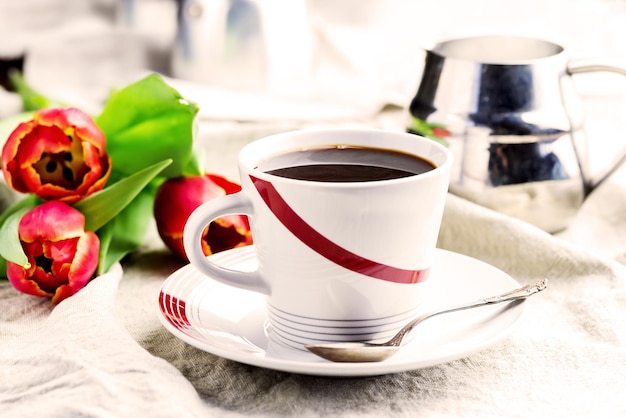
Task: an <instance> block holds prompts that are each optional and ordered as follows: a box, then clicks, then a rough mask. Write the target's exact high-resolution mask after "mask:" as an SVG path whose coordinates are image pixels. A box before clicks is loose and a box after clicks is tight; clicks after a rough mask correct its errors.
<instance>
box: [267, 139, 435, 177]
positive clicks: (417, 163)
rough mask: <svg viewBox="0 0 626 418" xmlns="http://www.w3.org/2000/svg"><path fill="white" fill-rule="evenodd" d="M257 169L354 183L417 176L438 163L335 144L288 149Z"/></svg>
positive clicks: (371, 149)
mask: <svg viewBox="0 0 626 418" xmlns="http://www.w3.org/2000/svg"><path fill="white" fill-rule="evenodd" d="M257 168H258V169H259V170H261V171H264V172H266V173H269V174H273V175H275V176H280V177H286V178H290V179H297V180H308V181H319V182H348V183H352V182H366V181H380V180H391V179H397V178H402V177H409V176H414V175H418V174H422V173H425V172H428V171H430V170H433V169H434V168H435V166H434V164H432V163H431V162H429V161H426V160H424V159H421V158H419V157H417V156H414V155H410V154H405V153H403V152H398V151H392V150H385V149H380V148H367V147H350V146H334V147H325V148H314V149H306V150H298V151H292V152H287V153H284V154H280V155H277V156H274V157H271V158H269V159H267V160H266V161H262V162H261V163H260V164H259V166H258V167H257Z"/></svg>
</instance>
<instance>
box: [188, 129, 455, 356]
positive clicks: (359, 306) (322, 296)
mask: <svg viewBox="0 0 626 418" xmlns="http://www.w3.org/2000/svg"><path fill="white" fill-rule="evenodd" d="M337 145H342V146H344V145H345V146H352V147H365V148H374V149H383V150H391V151H394V152H400V153H404V154H409V155H412V156H417V157H419V158H420V159H423V160H426V161H429V162H431V163H432V164H433V165H434V167H435V168H434V169H431V170H430V171H427V172H425V173H422V174H416V175H411V176H408V177H404V178H397V179H391V180H377V181H364V182H325V181H307V180H295V179H292V178H285V177H279V176H277V175H273V174H269V173H267V172H263V171H261V170H259V169H258V168H257V167H258V165H259V164H260V163H262V162H263V161H266V160H267V159H270V158H272V157H275V156H276V155H281V154H285V153H288V152H290V151H295V150H302V149H310V148H319V147H334V146H337ZM238 165H239V173H240V176H241V185H242V191H241V192H239V193H236V194H232V195H227V196H224V197H220V198H217V199H213V200H210V201H208V202H206V203H204V204H203V205H201V206H200V207H198V208H197V209H196V210H195V211H194V212H193V213H192V215H191V216H190V217H189V219H188V220H187V224H186V226H185V231H184V244H185V251H186V253H187V256H188V257H189V260H190V262H191V264H193V265H194V266H195V267H196V268H197V269H198V270H199V271H200V272H202V273H204V274H205V275H207V276H209V277H211V278H213V279H215V280H217V281H219V282H222V283H225V284H228V285H232V286H237V287H240V288H243V289H248V290H253V291H256V292H261V293H264V294H266V295H267V308H268V316H269V324H270V326H269V333H270V337H271V338H272V339H273V340H275V341H278V342H280V343H283V344H285V345H287V346H290V347H296V348H301V347H302V345H304V344H308V343H316V342H322V341H356V340H379V339H382V338H386V337H389V336H391V335H392V334H393V333H394V332H395V331H397V329H399V328H400V327H401V326H402V325H403V323H404V322H405V321H406V320H407V319H409V318H410V317H412V316H414V315H416V314H417V313H418V312H419V311H420V308H421V307H422V305H423V302H424V300H425V298H428V291H427V289H428V285H427V283H428V280H427V278H428V275H429V272H430V268H431V266H432V262H433V257H434V252H435V246H436V242H437V237H438V234H439V228H440V225H441V219H442V215H443V209H444V204H445V198H446V193H447V190H448V183H449V175H450V168H451V165H452V156H451V154H450V152H449V151H448V150H447V149H446V148H445V147H443V146H441V145H440V144H438V143H436V142H434V141H432V140H430V139H426V138H423V137H420V136H417V135H413V134H408V133H402V132H390V131H382V130H369V129H327V130H301V131H295V132H287V133H281V134H278V135H273V136H269V137H265V138H262V139H259V140H256V141H254V142H252V143H250V144H248V145H246V146H245V147H244V148H243V149H242V150H241V152H240V153H239V158H238ZM231 214H246V215H247V216H248V217H249V219H250V224H251V230H252V238H253V241H254V251H255V255H256V258H257V262H258V269H257V270H256V271H253V272H242V271H236V270H232V269H228V268H224V267H221V266H219V265H217V264H215V263H214V262H213V261H212V260H211V257H206V256H205V255H204V254H203V252H202V248H201V244H200V243H201V236H202V232H203V230H204V229H205V227H206V226H207V225H208V224H209V223H210V222H211V221H213V220H215V219H217V218H219V217H221V216H225V215H231Z"/></svg>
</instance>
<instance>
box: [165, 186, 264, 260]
mask: <svg viewBox="0 0 626 418" xmlns="http://www.w3.org/2000/svg"><path fill="white" fill-rule="evenodd" d="M239 190H241V186H240V185H239V184H237V183H233V182H231V181H229V180H227V179H225V178H224V177H221V176H218V175H214V174H206V175H203V176H194V177H179V178H174V179H168V180H167V181H165V182H164V183H163V184H162V185H161V186H160V187H159V190H158V191H157V194H156V197H155V201H154V218H155V220H156V225H157V229H158V231H159V235H160V236H161V239H162V240H163V242H164V243H165V245H166V246H167V247H168V248H169V249H170V250H171V251H172V252H173V253H174V254H176V255H178V256H179V257H181V258H182V259H184V260H187V261H188V258H187V255H186V254H185V248H184V245H183V230H184V229H185V223H186V222H187V218H189V215H191V212H193V211H194V209H196V208H197V207H198V206H200V205H201V204H202V203H204V202H206V201H207V200H209V199H214V198H216V197H220V196H225V195H227V194H231V193H236V192H238V191H239ZM251 243H252V235H251V233H250V226H249V224H248V218H247V217H246V216H245V215H230V216H224V217H222V218H219V219H216V220H215V221H213V222H211V224H210V225H209V226H208V227H207V228H206V229H205V231H204V234H203V236H202V247H203V250H204V254H206V255H211V254H215V253H218V252H220V251H224V250H228V249H231V248H236V247H242V246H245V245H249V244H251Z"/></svg>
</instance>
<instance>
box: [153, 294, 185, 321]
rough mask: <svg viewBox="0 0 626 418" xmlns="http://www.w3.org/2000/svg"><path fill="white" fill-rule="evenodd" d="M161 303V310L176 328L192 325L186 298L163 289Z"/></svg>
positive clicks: (160, 297)
mask: <svg viewBox="0 0 626 418" xmlns="http://www.w3.org/2000/svg"><path fill="white" fill-rule="evenodd" d="M159 305H161V312H163V313H164V314H165V318H167V320H168V321H169V323H170V324H172V325H174V326H175V327H176V328H178V329H182V328H184V327H189V326H191V324H190V323H189V320H188V319H187V314H186V312H185V307H186V305H185V301H184V300H180V299H178V298H176V297H174V296H172V295H170V294H168V293H164V292H163V291H161V293H160V294H159Z"/></svg>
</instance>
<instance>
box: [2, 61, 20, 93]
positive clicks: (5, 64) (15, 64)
mask: <svg viewBox="0 0 626 418" xmlns="http://www.w3.org/2000/svg"><path fill="white" fill-rule="evenodd" d="M11 70H18V71H20V72H22V71H23V70H24V55H19V56H15V57H3V56H0V85H1V86H2V87H4V89H5V90H8V91H15V89H14V88H13V86H12V85H11V82H10V81H9V72H10V71H11Z"/></svg>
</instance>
